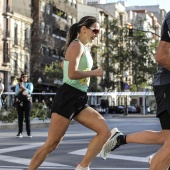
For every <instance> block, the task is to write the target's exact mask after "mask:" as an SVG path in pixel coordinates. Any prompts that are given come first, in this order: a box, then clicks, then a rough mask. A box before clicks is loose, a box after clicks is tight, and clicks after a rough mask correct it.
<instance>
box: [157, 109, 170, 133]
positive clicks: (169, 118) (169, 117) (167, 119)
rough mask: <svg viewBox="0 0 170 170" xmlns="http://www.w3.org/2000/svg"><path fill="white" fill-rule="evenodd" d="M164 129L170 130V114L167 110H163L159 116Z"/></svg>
mask: <svg viewBox="0 0 170 170" xmlns="http://www.w3.org/2000/svg"><path fill="white" fill-rule="evenodd" d="M158 117H159V120H160V123H161V127H162V129H163V130H170V114H169V113H168V112H167V111H164V112H162V113H161V114H160V115H159V116H158Z"/></svg>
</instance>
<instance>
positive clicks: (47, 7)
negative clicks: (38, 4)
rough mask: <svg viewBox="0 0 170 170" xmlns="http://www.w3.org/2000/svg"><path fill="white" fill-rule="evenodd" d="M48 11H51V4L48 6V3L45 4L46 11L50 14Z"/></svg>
mask: <svg viewBox="0 0 170 170" xmlns="http://www.w3.org/2000/svg"><path fill="white" fill-rule="evenodd" d="M50 12H51V6H50V4H47V5H46V13H47V14H50Z"/></svg>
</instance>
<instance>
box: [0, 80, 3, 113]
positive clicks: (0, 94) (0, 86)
mask: <svg viewBox="0 0 170 170" xmlns="http://www.w3.org/2000/svg"><path fill="white" fill-rule="evenodd" d="M3 91H4V84H3V83H2V78H1V77H0V110H1V108H2V104H3V101H2V93H3Z"/></svg>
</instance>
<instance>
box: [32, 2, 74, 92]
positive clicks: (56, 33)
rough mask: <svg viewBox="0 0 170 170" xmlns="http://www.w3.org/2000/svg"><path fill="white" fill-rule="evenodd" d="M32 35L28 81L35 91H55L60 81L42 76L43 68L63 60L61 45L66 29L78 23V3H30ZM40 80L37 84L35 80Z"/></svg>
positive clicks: (63, 41)
mask: <svg viewBox="0 0 170 170" xmlns="http://www.w3.org/2000/svg"><path fill="white" fill-rule="evenodd" d="M31 7H32V18H33V24H32V35H31V42H32V48H31V68H32V69H31V75H32V77H31V80H32V82H33V83H34V85H35V91H38V92H42V91H46V92H50V91H56V90H57V85H61V83H62V82H61V80H60V79H59V78H58V77H57V73H56V77H53V79H48V77H47V76H46V75H43V74H42V70H43V69H44V68H45V66H49V65H50V64H51V63H52V62H61V61H62V60H63V59H64V56H63V46H64V45H65V42H66V36H67V32H68V29H69V27H70V26H71V25H72V24H73V23H75V22H77V2H76V1H75V0H69V1H63V2H62V1H59V0H53V1H48V0H36V1H33V0H32V4H31ZM38 80H39V81H38Z"/></svg>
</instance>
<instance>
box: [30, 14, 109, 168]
mask: <svg viewBox="0 0 170 170" xmlns="http://www.w3.org/2000/svg"><path fill="white" fill-rule="evenodd" d="M99 30H100V26H99V23H98V21H97V19H96V18H95V17H93V16H85V17H83V18H82V19H81V20H80V21H79V22H78V23H75V24H73V25H72V26H71V27H70V29H69V32H68V35H67V42H66V51H65V60H64V62H63V74H64V78H63V82H64V84H63V85H62V86H61V87H60V88H59V89H58V91H57V94H56V96H55V98H54V99H53V105H52V109H51V112H52V115H51V122H50V127H49V130H48V137H47V140H46V142H45V143H44V144H43V145H42V146H41V147H40V148H39V149H38V150H37V151H36V152H35V154H34V156H33V158H32V160H31V163H30V165H29V168H28V169H29V170H36V169H37V168H38V167H39V166H40V165H41V164H42V163H43V161H44V160H45V158H46V157H47V155H49V154H50V152H52V151H53V150H55V149H56V148H57V147H58V145H59V143H60V142H61V141H62V139H63V137H64V135H65V133H66V131H67V129H68V127H69V124H70V122H71V120H72V119H74V120H76V121H77V122H79V123H81V124H82V125H84V126H85V127H87V128H89V129H91V130H93V131H94V132H96V135H95V136H94V137H93V139H92V140H91V141H90V143H89V145H88V149H87V152H86V153H85V155H84V157H83V159H82V161H81V162H80V164H78V166H77V167H76V169H75V170H90V169H89V165H90V164H91V162H92V160H93V159H94V158H95V157H96V155H97V154H98V153H99V152H100V150H101V148H102V146H103V145H104V143H105V142H106V141H107V139H108V138H109V137H110V135H111V132H110V129H109V128H108V126H107V124H106V121H105V120H104V118H103V117H102V116H101V115H100V114H99V113H98V112H97V111H96V110H94V109H93V108H91V107H90V106H89V105H88V104H87V99H88V97H87V90H88V87H89V83H90V77H98V76H99V77H101V76H102V75H103V69H102V68H100V67H99V68H97V69H94V70H91V69H92V66H93V59H92V56H91V54H90V52H89V50H88V49H87V47H86V45H87V44H88V43H91V42H92V41H93V40H94V39H95V38H96V37H97V36H98V33H99Z"/></svg>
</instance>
